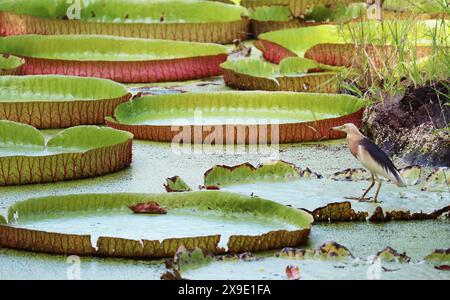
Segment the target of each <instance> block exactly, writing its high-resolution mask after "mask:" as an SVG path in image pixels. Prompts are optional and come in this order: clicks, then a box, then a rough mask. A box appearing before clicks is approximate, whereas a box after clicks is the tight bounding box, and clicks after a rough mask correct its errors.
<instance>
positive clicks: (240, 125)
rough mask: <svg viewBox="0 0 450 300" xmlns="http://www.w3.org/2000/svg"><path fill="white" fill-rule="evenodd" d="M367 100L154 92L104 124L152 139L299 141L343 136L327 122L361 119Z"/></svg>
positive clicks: (119, 110) (124, 107)
mask: <svg viewBox="0 0 450 300" xmlns="http://www.w3.org/2000/svg"><path fill="white" fill-rule="evenodd" d="M365 104H366V102H365V101H363V100H360V99H358V98H355V97H352V96H347V95H328V94H306V93H305V94H301V93H288V92H274V93H264V92H225V93H198V94H197V93H194V94H177V95H158V96H149V97H142V98H137V99H135V100H134V101H132V102H129V103H124V104H122V105H120V106H118V107H117V109H116V112H115V114H114V117H115V119H111V118H108V119H107V124H108V125H109V126H111V127H114V128H117V129H121V130H126V131H130V132H132V133H133V134H134V135H135V137H136V138H139V139H146V140H153V141H165V142H170V141H176V142H183V143H202V142H204V143H211V144H212V143H215V144H230V143H239V144H242V143H249V144H257V143H259V144H262V143H263V142H265V141H267V142H268V143H270V142H271V143H274V142H277V141H279V142H281V143H289V142H303V141H311V140H323V139H331V138H338V137H342V135H341V134H337V133H335V132H333V131H330V127H332V126H337V125H339V124H344V123H348V122H352V123H355V124H357V125H358V124H360V117H361V114H362V110H363V107H364V106H365ZM174 139H175V140H174Z"/></svg>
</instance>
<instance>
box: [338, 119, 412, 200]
mask: <svg viewBox="0 0 450 300" xmlns="http://www.w3.org/2000/svg"><path fill="white" fill-rule="evenodd" d="M331 129H332V130H335V131H341V132H345V133H346V134H347V143H348V148H349V149H350V152H351V153H352V154H353V156H354V157H355V158H356V159H358V160H359V161H360V162H361V164H362V165H363V166H364V167H365V168H366V169H367V170H369V172H370V173H371V175H372V181H371V183H370V185H369V187H368V188H367V189H366V191H365V192H364V194H363V195H362V196H361V197H346V199H350V200H358V201H361V202H375V203H376V202H378V194H379V192H380V189H381V185H382V179H381V178H380V177H384V178H387V179H389V180H391V181H392V182H394V183H395V184H396V185H397V186H399V187H406V182H405V179H403V177H402V175H401V174H400V172H399V171H398V169H397V168H396V167H395V165H394V164H393V163H392V161H391V160H390V159H389V157H388V156H387V155H386V153H384V152H383V150H381V149H380V148H379V147H378V146H377V145H376V144H374V143H373V142H372V141H371V140H370V139H368V138H367V137H365V136H364V135H363V134H362V133H361V132H360V131H359V130H358V127H356V126H355V124H353V123H347V124H344V125H342V126H337V127H332V128H331ZM375 181H376V182H378V187H377V190H376V192H375V196H374V198H373V200H372V199H371V198H366V195H367V194H368V193H369V191H370V190H371V189H372V188H373V187H374V185H375Z"/></svg>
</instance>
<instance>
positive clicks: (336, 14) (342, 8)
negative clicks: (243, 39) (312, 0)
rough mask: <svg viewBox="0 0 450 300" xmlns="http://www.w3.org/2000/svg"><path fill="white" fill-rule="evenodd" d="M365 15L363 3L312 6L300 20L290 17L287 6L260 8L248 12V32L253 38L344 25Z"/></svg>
mask: <svg viewBox="0 0 450 300" xmlns="http://www.w3.org/2000/svg"><path fill="white" fill-rule="evenodd" d="M365 14H366V4H365V3H352V4H349V5H346V4H343V3H338V4H337V5H336V7H334V8H331V7H327V6H325V5H318V6H313V7H312V8H310V9H309V10H308V11H307V12H306V13H305V14H304V15H303V16H301V17H300V18H296V17H294V16H292V15H291V12H290V9H289V7H287V6H262V7H257V8H255V9H254V10H252V11H251V12H250V18H251V20H250V31H251V32H252V34H253V35H254V36H255V37H258V36H259V35H260V34H262V33H265V32H269V31H277V30H283V29H290V28H299V27H306V26H316V25H320V24H324V23H337V22H339V23H344V22H348V21H352V20H355V19H358V18H362V17H364V16H365Z"/></svg>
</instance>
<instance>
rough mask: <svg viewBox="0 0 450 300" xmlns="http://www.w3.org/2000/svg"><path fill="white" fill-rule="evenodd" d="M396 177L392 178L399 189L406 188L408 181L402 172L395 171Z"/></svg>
mask: <svg viewBox="0 0 450 300" xmlns="http://www.w3.org/2000/svg"><path fill="white" fill-rule="evenodd" d="M393 173H394V174H392V175H394V176H393V178H391V180H392V181H393V182H394V183H395V184H396V185H397V186H398V187H406V186H407V184H406V181H405V179H404V178H403V176H402V174H400V172H399V171H398V170H395V172H393Z"/></svg>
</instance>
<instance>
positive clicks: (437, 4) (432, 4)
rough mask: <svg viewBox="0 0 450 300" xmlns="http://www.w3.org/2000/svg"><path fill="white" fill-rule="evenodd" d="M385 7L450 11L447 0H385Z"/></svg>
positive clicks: (401, 10)
mask: <svg viewBox="0 0 450 300" xmlns="http://www.w3.org/2000/svg"><path fill="white" fill-rule="evenodd" d="M383 8H384V9H386V10H393V11H399V12H403V11H411V12H414V13H426V14H439V13H447V14H448V13H450V9H449V7H448V3H446V0H418V1H414V2H411V1H409V0H385V1H384V2H383Z"/></svg>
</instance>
